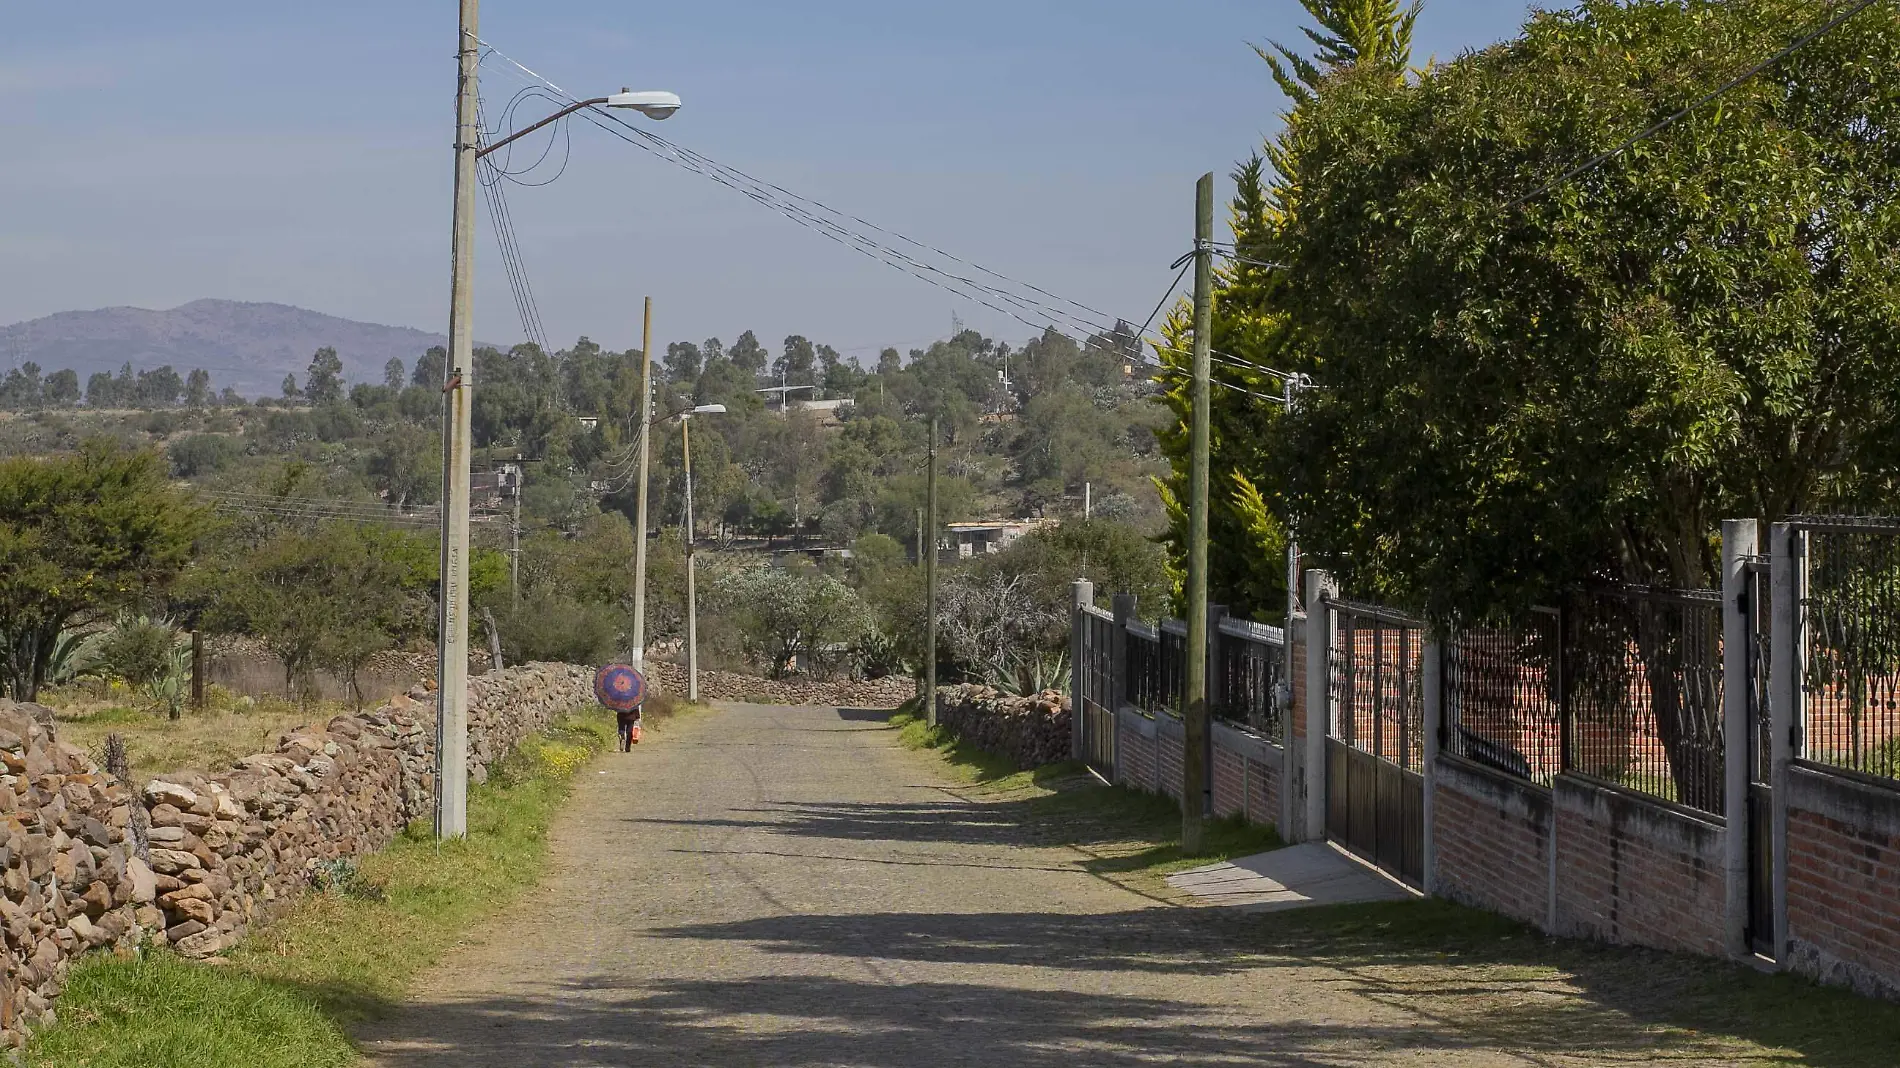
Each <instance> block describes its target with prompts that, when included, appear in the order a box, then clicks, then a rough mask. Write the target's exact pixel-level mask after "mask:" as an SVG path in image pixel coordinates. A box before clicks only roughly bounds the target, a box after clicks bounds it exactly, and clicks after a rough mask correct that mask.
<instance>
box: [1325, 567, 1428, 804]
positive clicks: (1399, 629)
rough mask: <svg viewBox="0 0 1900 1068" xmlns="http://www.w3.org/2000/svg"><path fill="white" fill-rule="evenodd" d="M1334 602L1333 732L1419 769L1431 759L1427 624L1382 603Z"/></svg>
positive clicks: (1330, 673)
mask: <svg viewBox="0 0 1900 1068" xmlns="http://www.w3.org/2000/svg"><path fill="white" fill-rule="evenodd" d="M1328 604H1329V605H1330V606H1331V607H1332V609H1333V612H1334V618H1335V620H1336V623H1337V632H1336V633H1337V637H1336V639H1335V641H1334V644H1333V648H1332V653H1331V655H1330V656H1329V657H1328V658H1327V660H1328V676H1329V684H1330V686H1331V688H1332V699H1333V700H1332V708H1333V715H1334V717H1335V718H1334V722H1333V724H1332V728H1333V729H1332V732H1331V733H1332V737H1335V738H1338V739H1339V740H1340V741H1342V742H1345V743H1346V744H1347V745H1350V746H1352V747H1353V748H1355V749H1358V750H1360V751H1361V752H1366V753H1371V754H1373V755H1374V756H1377V757H1380V758H1382V759H1385V760H1387V761H1390V762H1391V763H1393V764H1396V765H1398V766H1399V767H1401V768H1404V769H1406V770H1408V771H1416V770H1418V769H1419V768H1420V767H1421V766H1422V765H1423V764H1424V760H1425V702H1424V688H1423V686H1422V685H1421V683H1422V678H1423V672H1422V670H1421V669H1422V666H1423V661H1422V657H1423V654H1424V651H1425V629H1424V626H1423V624H1421V623H1420V622H1419V621H1417V620H1415V619H1409V618H1407V617H1405V616H1402V615H1399V614H1397V613H1394V612H1392V611H1391V610H1389V609H1385V608H1380V607H1378V606H1376V605H1364V604H1358V603H1356V602H1352V601H1343V600H1338V599H1329V600H1328Z"/></svg>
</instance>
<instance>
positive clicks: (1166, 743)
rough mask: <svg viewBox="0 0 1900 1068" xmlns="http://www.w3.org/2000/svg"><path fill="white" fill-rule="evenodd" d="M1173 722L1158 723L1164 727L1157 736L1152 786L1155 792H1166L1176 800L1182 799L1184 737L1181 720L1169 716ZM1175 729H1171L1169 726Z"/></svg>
mask: <svg viewBox="0 0 1900 1068" xmlns="http://www.w3.org/2000/svg"><path fill="white" fill-rule="evenodd" d="M1169 719H1170V720H1171V721H1172V722H1164V723H1157V726H1160V727H1161V728H1162V729H1161V730H1160V732H1158V734H1157V736H1156V738H1155V742H1156V745H1155V750H1156V760H1155V765H1156V766H1155V781H1154V783H1153V785H1152V787H1151V789H1153V790H1154V792H1155V793H1158V794H1166V795H1167V796H1169V797H1172V798H1174V799H1175V800H1176V801H1179V800H1180V799H1181V775H1182V768H1181V750H1182V745H1181V743H1182V741H1183V739H1184V736H1183V734H1182V733H1181V728H1180V721H1179V720H1175V719H1173V717H1169ZM1170 726H1172V727H1174V728H1175V730H1173V731H1169V730H1168V729H1167V728H1168V727H1170Z"/></svg>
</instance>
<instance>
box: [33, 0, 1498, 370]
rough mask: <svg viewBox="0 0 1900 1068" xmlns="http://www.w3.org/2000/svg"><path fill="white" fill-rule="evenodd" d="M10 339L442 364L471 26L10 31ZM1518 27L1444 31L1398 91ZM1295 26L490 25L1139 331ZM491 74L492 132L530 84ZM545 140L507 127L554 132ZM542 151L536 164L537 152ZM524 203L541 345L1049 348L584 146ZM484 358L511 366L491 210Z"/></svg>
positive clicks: (1221, 1) (994, 3)
mask: <svg viewBox="0 0 1900 1068" xmlns="http://www.w3.org/2000/svg"><path fill="white" fill-rule="evenodd" d="M0 11H3V12H4V14H0V22H3V24H4V26H5V30H4V32H0V146H4V147H0V159H4V160H5V161H6V165H5V166H4V167H0V323H10V322H14V321H18V320H23V319H30V318H36V317H39V316H42V315H47V314H50V313H53V312H57V311H67V310H74V309H87V308H97V307H108V306H116V305H132V306H136V307H145V308H169V307H174V306H176V305H179V304H183V303H185V302H187V301H190V300H194V299H197V298H200V297H221V298H227V299H232V300H250V301H275V302H281V303H285V304H295V305H300V306H302V307H306V308H311V309H314V310H317V311H322V312H327V313H330V314H333V315H341V316H345V317H348V318H352V319H360V320H365V321H369V322H378V323H388V324H392V325H402V326H415V327H420V328H423V329H426V330H433V331H438V332H440V331H445V330H446V324H447V319H448V282H449V259H448V241H449V222H450V201H451V195H450V194H451V178H452V158H451V156H452V153H451V141H452V139H453V124H454V92H455V60H454V48H455V40H456V26H455V23H456V4H455V3H454V2H453V0H426V2H425V0H332V2H329V3H325V4H284V3H265V4H259V3H255V2H254V0H253V2H242V3H240V2H235V0H194V2H193V3H189V4H151V3H130V2H126V0H94V2H92V3H87V4H48V3H34V2H29V0H0ZM1526 13H1527V5H1526V4H1523V3H1516V2H1492V0H1428V2H1427V4H1426V7H1425V11H1424V14H1423V16H1422V17H1421V18H1420V19H1419V23H1418V31H1417V36H1416V39H1415V59H1416V60H1423V59H1424V58H1426V57H1428V56H1435V57H1437V58H1439V59H1441V60H1443V59H1450V58H1452V57H1454V56H1456V55H1457V54H1459V53H1460V52H1463V51H1465V50H1467V49H1470V48H1474V47H1482V46H1484V45H1487V44H1490V43H1492V42H1494V41H1497V40H1500V39H1503V38H1506V37H1509V36H1512V35H1513V34H1514V33H1515V32H1516V30H1517V27H1518V26H1519V24H1520V23H1521V22H1522V21H1523V19H1524V18H1525V16H1526ZM1303 15H1304V13H1303V12H1302V11H1301V10H1300V8H1299V5H1298V4H1297V3H1296V2H1295V0H1255V2H1251V3H1241V2H1237V0H1172V2H1170V3H1156V2H1153V0H1149V2H1146V3H1137V2H1134V0H963V2H961V3H957V4H943V3H932V4H919V3H909V4H892V3H890V2H888V0H885V2H882V3H872V2H870V0H802V2H800V3H786V2H784V0H772V2H768V0H694V2H693V3H688V4H627V3H607V2H604V0H532V2H531V0H487V2H486V3H484V4H483V11H482V22H481V28H480V32H481V36H482V37H483V38H484V39H485V40H486V41H487V42H488V43H490V44H492V45H493V46H495V47H497V48H499V49H501V50H502V51H503V52H505V53H506V54H507V55H508V56H510V57H512V58H513V59H515V60H517V61H519V62H520V63H522V64H524V65H525V66H527V67H529V68H531V69H533V70H534V71H536V72H538V73H539V74H541V75H543V76H545V77H546V78H548V79H549V80H551V81H553V82H555V83H557V84H558V85H560V86H561V87H562V88H564V89H567V90H569V91H571V92H573V93H575V94H576V95H588V96H591V95H599V94H605V93H609V92H613V91H615V90H618V89H620V88H622V87H630V88H634V89H670V90H672V91H674V92H677V93H678V94H679V95H680V96H681V98H682V99H683V101H684V107H683V108H682V109H681V111H680V112H679V114H678V115H676V116H675V117H674V118H672V119H671V120H669V121H667V122H666V123H664V124H663V125H660V126H656V127H655V131H656V132H659V133H662V134H664V135H665V136H666V137H668V138H669V139H671V140H673V141H676V142H678V143H680V144H682V145H685V146H687V147H690V148H692V149H694V150H696V151H698V152H701V153H704V154H705V155H707V156H710V157H712V158H714V159H716V160H718V161H720V162H721V163H725V164H728V165H731V166H734V167H737V168H739V169H741V170H744V171H746V172H748V173H750V174H753V175H756V176H758V177H760V178H763V179H766V180H769V181H771V182H774V183H776V184H778V185H780V186H783V187H785V188H787V189H790V190H792V191H794V192H797V193H800V194H802V195H804V196H807V197H811V198H813V199H816V200H818V201H821V202H823V203H826V204H828V205H831V206H833V207H835V208H838V209H841V210H844V211H848V212H850V213H851V214H853V215H856V216H859V217H861V218H863V219H865V220H868V221H869V222H871V223H875V224H877V225H878V226H880V227H883V228H885V229H887V230H890V231H894V232H896V233H900V234H904V235H907V236H909V237H912V238H915V239H917V240H919V241H922V242H927V243H929V244H931V245H935V246H937V247H939V248H942V249H944V250H946V251H948V252H950V253H953V254H955V255H956V256H958V257H961V258H963V259H966V260H971V261H974V262H976V263H981V264H983V265H985V266H987V267H990V268H993V269H996V270H998V271H1001V272H1003V273H1005V274H1007V275H1010V276H1012V277H1015V278H1018V279H1022V280H1025V281H1027V282H1031V283H1033V284H1035V285H1037V286H1039V287H1040V288H1042V289H1045V290H1048V291H1050V292H1052V293H1055V294H1059V295H1061V296H1062V297H1065V298H1070V299H1073V300H1076V301H1080V302H1081V303H1083V304H1086V305H1088V306H1090V307H1092V308H1096V309H1100V310H1102V311H1103V312H1105V313H1107V314H1110V315H1116V316H1121V317H1124V318H1128V319H1131V320H1134V321H1140V320H1141V319H1142V318H1144V317H1145V316H1146V315H1147V314H1148V312H1149V310H1150V309H1151V308H1153V307H1154V305H1155V302H1156V301H1157V300H1158V299H1159V298H1160V297H1161V295H1162V293H1163V292H1164V291H1165V290H1166V288H1167V286H1168V284H1169V282H1170V281H1171V280H1172V279H1173V277H1174V273H1173V272H1172V271H1170V270H1169V269H1168V264H1169V262H1170V261H1172V260H1173V259H1174V258H1175V257H1176V256H1178V255H1179V254H1181V253H1182V252H1184V251H1186V250H1187V249H1188V248H1189V246H1190V244H1191V241H1192V236H1193V190H1194V182H1195V179H1196V178H1197V177H1198V176H1199V175H1200V174H1201V173H1203V172H1205V171H1210V170H1211V171H1213V172H1215V173H1216V175H1217V176H1219V177H1220V178H1221V179H1222V181H1221V184H1220V189H1221V190H1222V193H1221V197H1222V200H1223V201H1224V200H1225V195H1226V193H1225V191H1226V189H1227V188H1228V185H1227V183H1226V181H1225V178H1226V174H1227V172H1228V171H1229V170H1230V169H1231V168H1232V167H1233V165H1234V163H1235V161H1236V160H1239V159H1242V158H1244V157H1245V156H1247V155H1248V154H1249V153H1250V152H1251V151H1253V150H1254V149H1255V147H1256V146H1258V145H1259V144H1260V143H1261V142H1262V141H1263V140H1264V139H1265V138H1267V137H1269V136H1270V135H1271V134H1272V133H1273V132H1274V131H1275V130H1276V129H1277V128H1278V118H1277V116H1278V113H1279V112H1280V110H1281V109H1282V108H1283V107H1284V106H1285V101H1284V100H1283V99H1282V98H1281V96H1280V94H1279V92H1278V90H1277V89H1276V88H1275V87H1274V85H1273V82H1272V80H1271V78H1270V77H1269V76H1268V71H1267V69H1266V66H1265V64H1263V63H1262V62H1261V61H1260V60H1259V59H1258V58H1257V57H1256V56H1255V55H1254V54H1253V51H1252V50H1251V48H1249V43H1250V42H1264V41H1266V40H1269V39H1272V40H1279V41H1283V42H1287V43H1294V42H1297V41H1302V40H1303V38H1301V36H1300V34H1299V30H1298V27H1299V25H1300V23H1301V22H1302V20H1303ZM523 84H524V83H523V80H522V77H521V76H519V75H518V73H516V72H514V71H513V69H512V68H510V67H508V66H507V65H506V64H505V63H503V62H502V61H501V60H500V58H499V57H491V58H490V59H489V61H488V63H487V64H486V65H485V66H484V68H483V90H484V95H485V97H486V98H487V99H488V101H489V106H490V107H491V109H495V110H499V107H500V105H501V104H503V103H505V102H506V101H507V99H508V98H509V97H510V96H511V95H513V93H514V92H515V90H517V89H519V88H520V87H521V86H522V85H523ZM529 110H531V109H524V110H523V112H522V113H521V116H522V119H523V121H524V122H526V121H532V120H533V119H534V118H538V117H539V116H538V115H530V114H529V113H528V112H529ZM523 144H524V147H525V146H528V145H533V146H534V149H535V151H536V152H538V151H539V149H540V147H541V146H543V145H545V144H547V142H546V140H545V139H544V140H541V141H538V142H537V141H532V140H527V141H524V142H523ZM567 144H571V149H570V150H569V151H568V152H567V153H565V154H566V157H567V167H566V169H565V171H563V172H561V174H560V177H559V178H558V179H557V180H556V181H554V182H553V183H552V184H548V185H545V186H540V187H535V188H516V187H509V189H508V205H509V209H510V211H511V213H512V215H513V218H514V230H515V233H516V237H517V240H518V242H519V245H520V248H521V251H522V258H523V262H524V264H525V267H526V271H527V275H528V279H529V283H530V285H531V286H532V287H533V290H534V293H535V297H536V300H537V303H538V304H539V306H540V309H541V316H542V319H543V321H544V322H545V324H546V327H547V333H548V335H549V337H550V339H551V340H552V341H553V342H554V343H555V344H556V345H566V344H568V343H571V342H572V341H573V339H575V338H577V337H579V336H581V335H583V334H584V335H587V336H589V337H592V338H593V339H594V340H596V341H598V342H600V343H601V344H603V345H606V346H608V347H610V348H616V349H620V348H627V347H631V346H635V345H637V344H638V341H639V331H640V314H641V313H640V308H641V298H642V297H645V296H651V297H652V298H653V300H654V305H655V325H654V340H655V343H656V347H658V346H663V345H664V344H665V343H666V342H668V341H673V340H695V341H697V340H700V339H703V338H706V337H712V336H717V337H721V338H724V339H725V340H726V341H727V342H728V343H729V342H730V341H731V340H732V339H733V338H734V337H736V336H737V335H738V334H739V333H740V332H741V331H743V330H747V329H751V330H754V331H756V332H757V333H758V336H759V337H760V338H761V339H763V340H764V341H765V342H766V344H767V346H768V347H770V348H773V349H776V348H777V346H778V341H779V339H782V338H783V337H784V336H785V335H787V334H792V333H799V334H804V335H806V336H808V337H810V338H812V339H813V340H815V341H820V342H825V343H829V344H831V345H833V346H835V347H837V348H838V349H840V350H841V351H844V352H845V353H846V354H847V355H851V356H858V357H861V358H864V359H866V361H867V362H869V361H870V359H871V358H872V357H873V356H874V355H875V353H876V351H877V349H879V348H881V347H883V346H886V345H896V346H897V347H899V348H901V349H907V348H909V347H911V346H913V345H921V344H924V343H926V342H928V341H929V340H930V339H933V338H937V337H941V336H945V335H946V334H948V333H949V331H950V329H951V325H952V322H953V318H954V320H955V321H960V322H962V323H964V324H965V325H967V326H971V327H974V328H976V329H978V330H982V331H983V332H985V333H986V334H989V335H991V336H997V337H1002V338H1005V339H1010V340H1020V339H1021V338H1022V337H1024V336H1026V335H1027V334H1028V333H1029V332H1030V331H1029V328H1028V327H1026V326H1024V325H1023V324H1022V323H1020V322H1017V321H1015V320H1013V319H1010V318H1007V317H1005V316H1003V315H1000V314H998V313H996V312H995V311H992V310H990V309H988V308H985V307H983V306H981V305H980V304H977V303H975V302H973V301H970V300H969V299H967V298H965V297H960V296H957V295H954V294H951V293H947V292H944V291H943V290H941V289H938V288H935V287H933V286H931V285H927V284H925V283H924V282H921V281H918V280H917V279H915V278H913V277H911V276H909V275H906V274H902V273H899V272H898V271H896V270H893V269H892V268H890V267H887V266H884V265H882V264H879V263H877V262H874V261H872V260H870V259H868V258H865V257H863V256H862V255H860V254H859V253H856V252H853V251H851V250H849V249H846V248H843V247H841V246H840V245H838V244H836V243H834V242H832V241H830V240H828V239H826V238H825V237H823V236H821V235H819V234H816V233H813V232H811V231H810V230H807V229H805V228H802V227H800V226H798V225H796V224H795V223H793V222H791V221H789V220H787V219H785V218H784V217H782V216H780V215H777V214H774V213H772V212H771V211H768V210H767V209H765V208H763V207H761V206H759V205H757V204H755V203H753V202H752V201H750V200H748V199H746V198H744V197H743V196H741V195H739V194H738V193H735V192H733V191H731V190H728V189H726V188H723V187H721V186H719V185H716V184H714V183H713V182H711V181H709V180H708V179H706V178H704V177H702V176H700V175H696V174H692V173H690V172H687V171H684V170H681V169H678V168H677V167H675V166H673V165H671V164H669V163H667V162H664V161H663V160H661V159H659V158H657V157H655V156H652V155H649V154H646V153H644V152H642V151H640V150H638V149H636V148H634V147H633V146H631V145H628V144H625V143H623V142H621V141H618V140H615V139H612V138H610V137H608V136H607V135H606V134H604V133H602V132H600V131H599V130H596V129H593V128H592V127H589V126H586V125H585V124H579V123H576V124H574V126H573V129H572V130H571V141H570V140H568V139H566V138H564V140H563V141H562V142H557V143H555V144H554V147H553V153H552V158H551V160H550V164H549V165H548V166H547V167H546V169H544V170H542V171H538V172H536V173H534V174H530V175H527V176H525V177H526V178H528V179H530V180H535V179H541V178H548V177H552V176H553V175H554V174H555V171H556V169H557V168H556V167H555V166H554V164H557V163H558V162H559V161H560V160H561V159H562V157H563V155H564V152H563V147H564V145H567ZM478 219H479V222H478V227H477V228H478V242H477V246H476V288H475V303H476V313H475V328H476V335H477V336H478V337H480V338H482V339H484V340H490V341H496V342H502V343H508V342H512V341H515V340H518V339H520V338H521V337H522V336H523V331H522V327H521V324H520V321H519V319H518V317H517V315H516V312H515V305H514V302H513V300H512V299H511V297H510V295H509V291H508V288H507V283H506V278H505V275H504V272H503V269H502V261H501V259H500V257H499V254H498V251H497V248H496V245H495V241H494V235H493V233H492V232H491V229H490V226H489V221H488V218H487V216H486V213H485V211H483V212H479V213H478Z"/></svg>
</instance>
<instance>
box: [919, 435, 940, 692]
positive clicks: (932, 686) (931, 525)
mask: <svg viewBox="0 0 1900 1068" xmlns="http://www.w3.org/2000/svg"><path fill="white" fill-rule="evenodd" d="M928 456H929V459H930V473H929V474H928V475H926V476H925V478H924V514H925V515H926V516H927V517H928V518H927V519H926V520H925V521H924V529H923V531H922V534H923V537H922V538H920V539H918V540H919V542H920V543H921V544H922V546H923V551H924V722H925V723H926V724H928V725H930V726H932V727H935V726H936V725H937V417H936V416H934V415H933V416H931V417H930V448H929V450H928Z"/></svg>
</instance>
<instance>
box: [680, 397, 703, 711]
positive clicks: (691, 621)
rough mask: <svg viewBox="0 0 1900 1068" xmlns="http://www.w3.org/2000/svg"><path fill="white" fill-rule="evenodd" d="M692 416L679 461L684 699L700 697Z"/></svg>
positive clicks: (683, 425)
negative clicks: (681, 476)
mask: <svg viewBox="0 0 1900 1068" xmlns="http://www.w3.org/2000/svg"><path fill="white" fill-rule="evenodd" d="M692 425H693V420H692V417H691V416H690V415H689V416H682V417H681V418H680V463H681V465H683V466H684V467H685V468H686V699H687V700H688V701H697V700H699V592H698V590H697V589H695V587H694V585H693V570H694V566H693V550H694V545H693V542H694V540H695V538H694V535H693V432H692V429H691V427H692Z"/></svg>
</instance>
